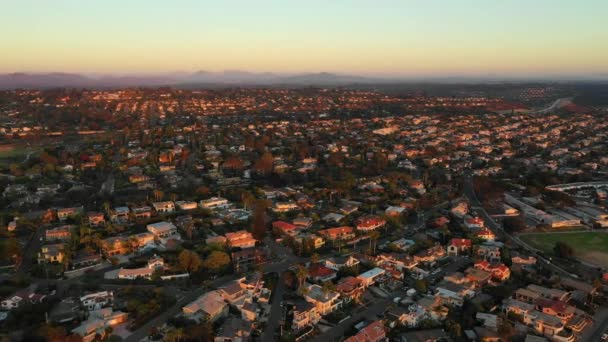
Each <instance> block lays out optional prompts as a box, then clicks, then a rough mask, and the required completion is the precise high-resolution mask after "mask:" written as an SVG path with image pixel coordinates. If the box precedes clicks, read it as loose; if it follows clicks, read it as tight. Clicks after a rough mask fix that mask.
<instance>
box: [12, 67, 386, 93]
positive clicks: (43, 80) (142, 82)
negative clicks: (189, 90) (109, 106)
mask: <svg viewBox="0 0 608 342" xmlns="http://www.w3.org/2000/svg"><path fill="white" fill-rule="evenodd" d="M378 82H380V83H384V82H386V80H382V79H379V78H371V77H362V76H352V75H339V74H333V73H327V72H321V73H307V74H296V75H282V74H274V73H269V72H263V73H255V72H247V71H240V70H226V71H220V72H211V71H197V72H194V73H178V74H167V75H157V76H89V75H83V74H75V73H61V72H53V73H10V74H0V89H16V88H26V89H29V88H58V87H74V88H114V87H116V88H118V87H136V86H144V87H145V86H185V87H191V86H197V85H200V86H222V85H243V86H256V85H266V86H268V85H287V86H314V85H318V86H330V85H346V84H357V83H366V84H370V83H378Z"/></svg>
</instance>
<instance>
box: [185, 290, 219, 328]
mask: <svg viewBox="0 0 608 342" xmlns="http://www.w3.org/2000/svg"><path fill="white" fill-rule="evenodd" d="M182 312H183V313H184V315H186V316H187V317H188V316H197V315H200V316H201V318H203V319H207V320H209V321H211V322H215V321H216V320H218V319H220V318H222V317H226V316H227V315H228V303H226V301H225V300H224V297H223V296H222V294H221V292H220V291H219V290H214V291H210V292H207V293H205V294H203V295H202V296H200V297H198V298H197V299H196V300H194V301H193V302H192V303H190V304H188V305H186V306H184V307H183V308H182Z"/></svg>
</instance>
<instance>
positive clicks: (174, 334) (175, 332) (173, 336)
mask: <svg viewBox="0 0 608 342" xmlns="http://www.w3.org/2000/svg"><path fill="white" fill-rule="evenodd" d="M183 337H184V329H182V328H173V329H171V330H169V332H167V334H166V335H165V342H179V341H181V339H182V338H183Z"/></svg>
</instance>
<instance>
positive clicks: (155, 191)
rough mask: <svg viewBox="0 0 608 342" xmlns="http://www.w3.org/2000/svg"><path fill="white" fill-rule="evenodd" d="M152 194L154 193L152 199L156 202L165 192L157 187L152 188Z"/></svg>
mask: <svg viewBox="0 0 608 342" xmlns="http://www.w3.org/2000/svg"><path fill="white" fill-rule="evenodd" d="M153 195H154V199H155V200H156V201H157V202H158V201H160V200H162V199H163V197H164V196H165V194H164V193H163V192H162V191H160V190H158V189H156V190H154V192H153Z"/></svg>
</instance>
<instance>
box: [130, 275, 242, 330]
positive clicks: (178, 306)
mask: <svg viewBox="0 0 608 342" xmlns="http://www.w3.org/2000/svg"><path fill="white" fill-rule="evenodd" d="M236 278H237V276H234V275H229V276H225V277H221V278H218V279H215V280H213V281H212V282H210V283H209V286H208V287H198V288H196V289H194V290H191V291H188V292H186V293H184V295H183V296H182V297H181V298H179V299H178V301H177V302H176V303H175V304H173V306H171V307H170V308H168V309H167V310H165V311H164V312H163V313H161V314H160V315H158V316H156V317H154V318H153V319H151V320H150V321H148V322H147V323H146V324H144V325H142V326H141V327H140V328H139V329H137V330H135V331H133V332H132V333H131V335H129V336H128V337H127V338H125V342H139V341H141V340H142V339H144V338H145V337H147V336H148V335H149V333H150V330H152V328H155V327H156V328H158V327H160V326H162V325H163V324H165V322H166V321H167V320H168V319H169V318H171V317H174V316H175V315H177V314H178V313H180V312H181V311H182V307H184V306H185V305H187V304H188V303H191V302H193V301H194V300H195V299H196V298H198V297H200V296H201V295H203V293H205V292H207V291H209V289H210V288H216V287H218V286H220V285H222V284H224V283H226V282H228V281H230V280H234V279H236Z"/></svg>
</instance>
